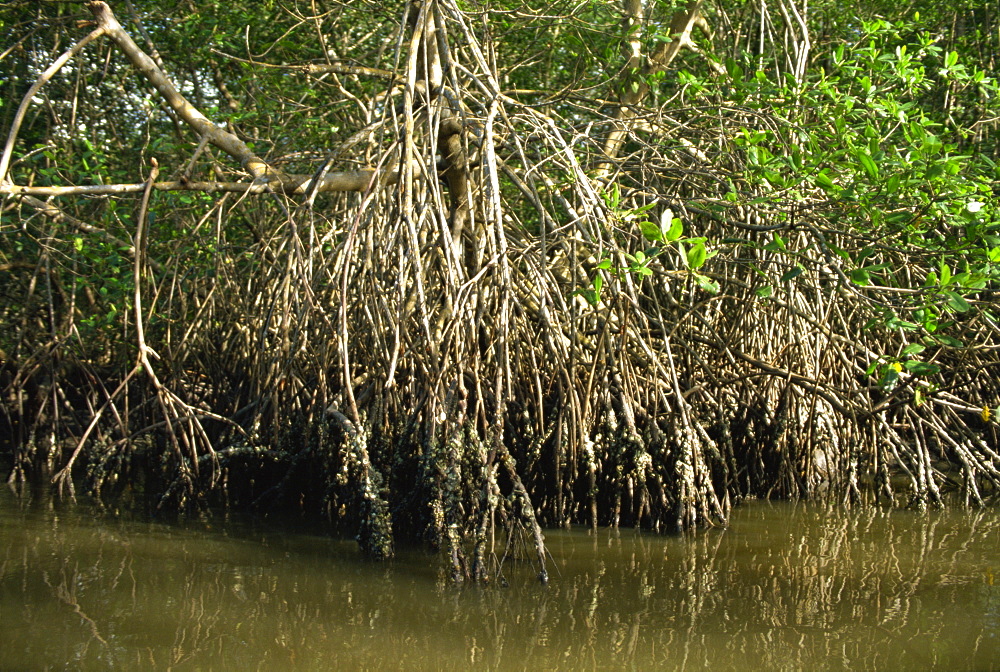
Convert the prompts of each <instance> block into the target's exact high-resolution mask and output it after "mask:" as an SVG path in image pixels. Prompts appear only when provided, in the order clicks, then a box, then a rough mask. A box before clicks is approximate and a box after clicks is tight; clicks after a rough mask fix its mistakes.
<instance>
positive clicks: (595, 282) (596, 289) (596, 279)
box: [590, 273, 604, 296]
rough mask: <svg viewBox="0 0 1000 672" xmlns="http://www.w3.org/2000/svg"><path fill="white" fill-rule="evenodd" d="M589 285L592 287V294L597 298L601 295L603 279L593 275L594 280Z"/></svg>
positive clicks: (598, 275)
mask: <svg viewBox="0 0 1000 672" xmlns="http://www.w3.org/2000/svg"><path fill="white" fill-rule="evenodd" d="M590 284H592V285H593V286H594V293H595V294H597V295H598V296H600V295H601V287H603V286H604V278H603V277H601V274H600V273H598V274H597V275H595V276H594V279H593V280H592V281H591V283H590Z"/></svg>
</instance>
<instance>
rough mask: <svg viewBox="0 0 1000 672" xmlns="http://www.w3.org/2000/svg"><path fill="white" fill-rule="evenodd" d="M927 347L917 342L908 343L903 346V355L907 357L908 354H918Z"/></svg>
mask: <svg viewBox="0 0 1000 672" xmlns="http://www.w3.org/2000/svg"><path fill="white" fill-rule="evenodd" d="M926 349H927V348H926V347H925V346H923V345H921V344H919V343H910V344H909V345H908V346H906V347H905V348H903V357H908V356H909V355H919V354H920V353H921V352H923V351H924V350H926Z"/></svg>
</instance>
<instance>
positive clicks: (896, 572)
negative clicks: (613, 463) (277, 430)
mask: <svg viewBox="0 0 1000 672" xmlns="http://www.w3.org/2000/svg"><path fill="white" fill-rule="evenodd" d="M998 527H1000V516H998V515H997V513H996V512H994V511H986V512H963V511H945V512H932V513H930V514H927V515H923V514H909V513H906V512H899V511H895V512H887V511H882V510H874V511H871V510H868V511H844V510H842V509H837V508H832V509H831V508H824V507H820V506H815V505H808V506H807V505H792V504H782V505H773V504H751V505H748V506H745V507H743V508H741V509H739V510H737V511H736V512H735V513H734V515H733V517H732V523H731V527H730V528H729V529H728V530H715V531H709V532H704V533H699V534H697V535H695V536H684V537H673V538H664V537H657V536H652V535H644V534H636V533H633V532H631V531H622V532H621V533H614V532H612V531H608V530H602V531H601V532H599V533H598V534H596V535H592V534H588V533H587V532H585V531H561V530H560V531H550V532H548V533H547V537H548V541H549V544H550V549H551V551H552V554H553V564H554V567H555V569H554V570H553V572H552V577H551V578H552V580H551V582H550V585H549V586H547V587H542V586H539V585H538V584H537V583H536V582H535V581H534V570H533V569H532V568H531V567H530V566H528V565H525V566H523V567H518V566H516V565H513V566H509V567H508V569H507V579H508V581H509V584H510V585H509V587H507V588H487V589H483V588H469V587H466V588H464V589H457V588H454V587H452V586H451V585H450V584H449V583H448V582H447V579H446V577H445V574H444V573H443V572H439V571H438V570H437V569H436V566H435V565H434V564H433V562H431V561H430V560H429V559H428V558H427V557H426V556H424V555H423V554H422V553H420V552H416V551H414V552H410V553H409V554H405V553H404V554H403V556H402V557H401V558H399V559H397V560H396V561H394V562H393V563H391V564H388V565H375V564H368V563H364V562H362V561H360V560H359V559H358V555H357V551H356V547H355V544H354V543H353V542H347V541H336V540H331V539H327V538H324V537H322V536H321V535H314V534H304V533H296V532H294V531H289V530H287V529H286V530H282V531H275V530H274V529H267V528H261V527H252V526H248V525H237V524H227V525H223V526H219V527H218V529H207V528H206V526H205V525H188V526H166V525H161V524H156V523H150V522H141V521H123V520H117V521H113V520H104V519H100V518H96V517H94V516H92V515H88V514H87V512H86V511H79V510H78V511H72V510H70V511H56V510H53V509H52V508H45V507H43V508H42V509H41V510H25V509H23V508H20V507H19V505H17V504H16V503H15V502H14V501H13V500H11V499H10V498H9V497H7V496H6V495H5V496H3V497H0V668H3V669H24V670H35V669H47V668H48V669H51V668H72V669H109V668H115V669H136V668H142V669H147V668H152V669H239V670H252V669H266V670H275V669H302V670H311V669H316V670H328V669H357V670H362V669H379V670H385V669H405V670H423V669H427V670H439V669H469V668H472V667H475V668H477V669H485V670H520V669H532V670H544V669H553V670H556V669H567V670H569V669H572V670H576V669H580V668H583V669H643V670H649V669H665V670H670V669H706V668H707V669H713V670H715V669H727V668H728V669H748V668H750V669H859V668H865V669H870V668H877V669H935V668H947V669H977V668H978V669H984V668H996V667H997V666H1000V644H998V642H997V635H996V633H997V632H998V631H1000V599H998V598H1000V593H998V588H997V587H996V586H995V585H994V574H995V573H997V572H1000V536H998V532H1000V530H998Z"/></svg>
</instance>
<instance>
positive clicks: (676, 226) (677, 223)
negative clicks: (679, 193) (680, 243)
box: [663, 217, 684, 243]
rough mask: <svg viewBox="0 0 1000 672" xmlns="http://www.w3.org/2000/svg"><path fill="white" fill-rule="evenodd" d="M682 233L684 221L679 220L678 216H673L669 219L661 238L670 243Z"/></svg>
mask: <svg viewBox="0 0 1000 672" xmlns="http://www.w3.org/2000/svg"><path fill="white" fill-rule="evenodd" d="M682 233H684V223H683V222H681V218H680V217H674V218H673V219H672V220H671V221H670V228H669V229H668V230H667V232H666V233H665V234H664V236H663V238H664V240H666V241H667V242H668V243H672V242H674V241H675V240H677V239H678V238H680V237H681V234H682Z"/></svg>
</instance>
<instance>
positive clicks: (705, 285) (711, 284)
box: [694, 273, 719, 294]
mask: <svg viewBox="0 0 1000 672" xmlns="http://www.w3.org/2000/svg"><path fill="white" fill-rule="evenodd" d="M694 279H695V282H697V283H698V286H699V287H701V288H702V289H703V290H704V291H706V292H708V293H709V294H718V293H719V283H717V282H715V281H714V280H712V279H711V278H709V277H706V276H704V275H702V274H701V273H695V274H694Z"/></svg>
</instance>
